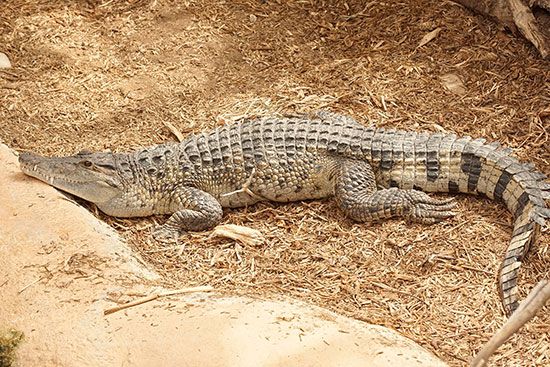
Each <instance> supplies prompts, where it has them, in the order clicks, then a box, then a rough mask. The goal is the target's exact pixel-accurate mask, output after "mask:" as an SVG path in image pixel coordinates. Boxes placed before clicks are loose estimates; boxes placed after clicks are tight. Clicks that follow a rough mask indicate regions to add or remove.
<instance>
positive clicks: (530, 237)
mask: <svg viewBox="0 0 550 367" xmlns="http://www.w3.org/2000/svg"><path fill="white" fill-rule="evenodd" d="M511 152H512V150H511V149H509V148H503V147H501V146H500V144H498V143H492V144H484V142H483V141H482V140H479V139H478V140H472V141H470V142H469V143H467V144H466V146H465V148H464V150H463V153H462V158H461V162H462V164H461V171H462V173H464V174H465V177H464V176H463V178H462V181H464V180H465V182H464V183H463V184H460V185H459V186H460V188H462V189H463V190H460V191H464V192H468V193H481V194H484V195H486V196H488V197H490V198H492V199H495V200H497V201H502V202H504V204H506V206H507V208H508V210H509V211H510V212H511V213H512V215H513V217H514V231H513V234H512V239H511V241H510V244H509V246H508V248H507V249H506V253H505V255H504V260H503V262H502V265H501V267H500V275H499V288H500V296H501V299H502V304H503V307H504V310H505V312H506V314H507V315H511V314H512V313H513V312H514V311H515V310H516V309H517V307H518V306H519V301H518V287H517V280H518V273H519V268H520V266H521V263H522V261H523V259H524V257H525V255H526V254H527V252H528V251H529V248H530V246H531V245H532V244H533V243H534V242H535V241H536V239H537V236H538V234H539V233H540V230H541V227H544V226H546V220H547V219H548V218H550V209H549V208H548V207H547V205H546V202H545V200H547V199H550V183H548V182H547V177H546V176H545V175H544V174H542V173H540V172H539V171H537V170H536V168H535V166H534V165H533V164H532V163H521V162H519V161H518V160H517V159H516V158H514V157H512V156H510V154H511ZM464 155H466V156H464Z"/></svg>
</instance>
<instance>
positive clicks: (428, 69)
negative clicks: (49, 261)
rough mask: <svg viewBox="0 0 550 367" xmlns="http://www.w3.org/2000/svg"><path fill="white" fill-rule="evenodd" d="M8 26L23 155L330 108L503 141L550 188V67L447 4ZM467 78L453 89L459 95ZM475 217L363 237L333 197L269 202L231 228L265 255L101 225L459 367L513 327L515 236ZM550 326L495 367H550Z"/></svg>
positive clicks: (1, 91)
mask: <svg viewBox="0 0 550 367" xmlns="http://www.w3.org/2000/svg"><path fill="white" fill-rule="evenodd" d="M0 27H1V30H2V31H1V32H0V47H1V49H0V51H2V52H5V53H6V54H8V56H9V57H10V59H11V61H12V64H13V65H14V67H13V68H12V69H9V70H7V71H0V83H1V84H0V87H1V88H0V106H1V107H0V139H1V140H2V141H3V142H4V143H6V144H8V145H9V146H11V147H13V148H16V149H23V150H32V151H35V152H39V153H43V154H51V155H54V154H71V153H75V152H77V151H79V150H82V149H91V150H105V149H111V150H113V151H123V150H128V149H134V148H137V147H139V146H145V145H149V144H155V143H160V142H164V141H168V140H173V139H174V137H173V136H172V135H171V134H170V131H169V129H168V128H167V127H166V126H165V125H164V122H165V121H169V122H171V123H172V124H173V125H175V126H176V127H177V128H178V129H179V130H181V131H182V132H183V133H188V132H193V131H200V130H201V129H204V128H207V127H213V126H216V125H219V124H223V123H225V122H228V121H231V120H234V119H237V118H239V117H242V116H257V115H268V114H269V115H273V114H281V113H291V112H295V111H299V112H304V111H311V110H317V109H331V110H333V111H338V112H343V113H347V114H350V115H352V116H354V117H356V118H357V119H359V120H360V121H363V122H364V123H365V124H376V125H378V126H391V127H395V128H405V129H412V130H417V131H420V130H428V131H448V132H456V133H460V134H468V135H472V136H476V137H478V136H482V137H486V138H487V139H488V140H491V141H493V140H498V141H500V142H502V143H505V144H507V145H509V146H511V147H512V148H514V150H515V152H516V154H517V155H518V156H519V157H521V158H523V159H526V160H530V161H533V162H534V163H535V164H536V165H537V167H538V168H539V169H540V170H541V171H542V172H544V173H546V174H549V173H550V150H549V142H548V128H549V125H550V124H549V122H550V107H549V106H550V92H549V87H548V85H549V81H550V67H549V66H550V64H549V63H548V62H543V61H541V60H540V59H538V57H537V54H536V52H535V50H534V49H532V48H531V47H530V46H529V45H528V44H527V43H525V42H523V41H522V40H521V39H516V38H515V37H513V36H512V35H510V34H508V33H505V32H503V31H502V30H500V29H499V28H498V27H497V26H495V25H494V24H492V23H491V22H490V21H486V20H483V19H480V18H477V17H475V16H473V15H472V14H470V13H469V12H467V11H465V10H464V9H462V8H461V7H460V6H457V5H454V4H452V3H450V2H441V3H440V2H436V1H409V2H399V3H395V2H385V3H383V2H380V3H375V2H363V1H336V0H334V1H300V2H294V1H270V0H267V1H260V0H258V1H255V0H254V1H252V0H250V1H225V2H224V1H218V2H211V1H204V0H195V1H174V2H170V1H164V0H159V1H154V0H152V1H105V2H99V1H88V2H85V1H81V2H51V1H43V2H36V1H27V2H25V1H19V0H15V1H11V2H4V3H2V4H1V5H0ZM438 28H439V29H440V31H439V33H438V35H437V37H435V38H434V39H432V40H431V41H429V42H428V43H427V44H425V45H423V46H420V47H418V46H419V44H420V42H421V40H422V39H423V37H425V36H426V35H427V34H429V33H430V32H433V31H435V30H437V29H438ZM432 34H433V33H432ZM449 75H451V77H449ZM453 78H454V79H456V78H458V79H459V81H460V82H459V83H458V85H459V88H458V89H454V92H451V91H449V90H448V88H446V87H445V85H444V84H445V82H444V81H445V80H450V79H453ZM88 208H89V209H90V210H92V211H95V212H97V210H95V208H93V207H91V206H88ZM459 209H460V214H459V215H458V216H457V217H456V218H453V219H452V220H450V221H448V222H446V223H442V224H439V225H436V226H430V227H427V226H421V225H410V224H406V223H405V222H402V221H388V222H386V223H381V224H373V225H360V224H355V223H353V222H351V221H350V220H348V219H346V218H345V217H344V216H343V215H342V214H341V213H340V212H339V211H338V210H337V208H336V206H335V205H334V204H333V203H332V202H331V201H322V202H310V203H296V204H289V205H272V204H262V205H258V206H255V207H252V208H248V209H246V210H234V211H227V215H226V216H225V218H224V220H225V222H227V223H237V224H245V225H248V226H251V227H254V228H256V229H259V230H261V231H262V232H263V233H264V234H265V236H266V238H267V241H266V243H265V244H264V245H262V246H259V247H247V246H240V245H236V244H235V243H233V242H231V241H228V240H221V239H209V238H208V233H199V234H192V235H191V236H190V238H189V239H188V241H186V247H185V248H184V249H181V248H174V249H171V248H168V249H167V248H162V247H161V246H159V245H158V244H155V243H152V242H150V241H149V240H148V234H149V229H150V227H151V225H152V224H153V221H162V220H163V219H162V218H156V219H153V220H152V219H143V220H120V219H113V218H108V217H106V216H103V215H102V214H100V213H97V215H98V216H99V217H101V218H102V219H104V220H106V221H107V222H108V223H109V224H111V225H112V226H113V227H114V228H116V229H118V230H119V231H120V232H121V233H122V234H123V235H124V236H125V237H126V238H127V239H128V241H129V242H130V243H131V245H132V247H133V249H134V250H135V251H137V252H139V253H140V254H141V255H142V257H143V258H144V259H145V260H146V261H147V262H149V263H150V264H151V265H152V266H154V267H155V269H156V270H157V271H159V272H160V273H161V274H163V275H164V276H165V277H166V279H165V284H166V285H169V286H176V287H181V286H183V285H196V284H211V285H214V286H215V287H216V288H219V289H223V290H224V291H225V292H227V293H228V294H262V295H265V296H268V297H269V296H270V295H273V296H276V295H277V294H280V293H285V294H290V295H292V296H293V297H295V298H299V299H302V300H306V301H308V302H311V303H314V304H318V305H322V306H325V307H328V308H330V309H332V310H334V311H337V312H340V313H342V314H345V315H348V316H352V317H354V318H357V319H360V320H365V321H368V322H371V323H375V324H380V325H385V326H388V327H391V328H393V329H396V330H398V331H399V332H400V333H402V334H404V335H406V336H408V337H410V338H412V339H413V340H415V341H417V342H419V343H420V344H421V345H423V346H425V347H426V348H428V349H430V350H431V351H433V352H434V353H436V354H437V355H438V356H440V357H441V358H443V359H444V360H445V361H447V362H448V363H450V364H451V365H463V364H464V363H465V361H467V360H469V359H470V358H471V356H472V355H473V354H474V353H475V351H476V350H478V349H479V348H480V347H481V345H482V344H483V343H484V342H485V341H486V340H487V339H488V338H489V337H490V335H491V334H492V333H493V332H494V331H495V330H496V329H497V328H498V327H499V326H500V325H501V324H502V323H503V321H504V316H503V315H502V310H501V307H500V304H499V299H498V296H497V290H496V273H497V271H498V267H499V264H500V260H501V258H502V255H503V251H504V249H505V247H506V244H507V241H508V240H509V238H510V235H511V226H510V215H509V214H508V213H507V212H506V211H505V209H504V208H503V207H502V206H500V205H497V204H495V203H492V202H490V201H488V200H486V199H481V198H474V197H463V198H460V199H459ZM549 257H550V238H549V235H548V234H547V233H546V234H544V235H543V236H541V238H540V240H539V242H538V245H537V246H535V248H533V249H532V252H531V254H530V256H529V257H528V259H527V261H526V263H525V265H524V267H523V271H522V277H521V280H520V286H521V289H522V292H524V293H525V292H526V291H527V290H528V289H530V288H531V287H532V286H533V285H534V284H535V283H536V282H537V281H538V280H539V279H541V278H543V277H546V278H548V277H549V276H550V266H549V265H548V264H549V263H550V262H549ZM549 324H550V316H549V313H548V310H547V309H545V312H543V313H541V315H540V316H539V317H537V318H536V319H535V320H534V321H533V322H532V323H531V324H529V325H528V326H527V327H525V329H523V330H522V331H521V333H520V334H519V335H517V336H515V337H514V338H513V340H512V342H511V343H508V344H507V345H506V346H505V347H503V348H502V350H501V351H500V353H499V355H497V356H496V358H495V361H496V362H495V365H499V366H500V365H503V366H517V365H547V364H549V363H550V359H549V357H548V355H549V354H548V351H549V350H550V336H549V334H550V333H549V327H548V325H549Z"/></svg>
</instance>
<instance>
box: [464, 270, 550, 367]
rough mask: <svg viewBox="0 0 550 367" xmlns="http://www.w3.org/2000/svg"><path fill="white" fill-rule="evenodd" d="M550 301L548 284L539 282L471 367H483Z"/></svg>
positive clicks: (549, 283) (547, 282)
mask: <svg viewBox="0 0 550 367" xmlns="http://www.w3.org/2000/svg"><path fill="white" fill-rule="evenodd" d="M548 300H550V282H549V281H548V280H541V281H540V282H539V283H538V284H537V285H536V286H535V288H533V290H531V293H529V295H528V296H527V298H525V300H524V301H523V302H522V303H521V304H520V305H519V307H518V309H517V310H516V311H515V312H514V313H513V314H512V316H511V317H510V318H509V319H508V321H507V322H506V323H505V324H504V325H503V326H502V327H501V328H500V329H499V330H498V331H497V332H496V333H495V334H494V335H493V336H492V337H491V339H490V340H489V341H488V342H487V344H485V346H484V347H483V348H482V349H481V351H480V352H479V353H478V354H477V355H476V356H475V358H474V359H473V360H472V362H471V363H470V366H471V367H483V366H485V364H486V363H487V361H488V360H489V357H491V355H493V353H494V352H495V351H496V350H497V349H498V347H500V346H501V345H502V344H504V343H505V342H506V340H508V338H510V337H511V336H512V335H513V334H514V333H515V332H516V331H518V330H519V329H520V328H521V327H522V326H523V325H525V324H526V323H527V322H528V321H529V320H531V319H532V318H533V317H534V316H535V315H536V314H537V312H538V311H539V310H540V309H541V308H542V307H544V305H545V304H546V302H547V301H548Z"/></svg>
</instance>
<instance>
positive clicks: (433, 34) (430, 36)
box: [416, 27, 441, 48]
mask: <svg viewBox="0 0 550 367" xmlns="http://www.w3.org/2000/svg"><path fill="white" fill-rule="evenodd" d="M440 32H441V28H439V27H438V28H436V29H434V30H433V31H431V32H429V33H427V34H426V35H425V36H424V37H422V39H421V40H420V43H419V44H418V46H416V48H419V47H422V46H424V45H425V44H427V43H428V42H430V41H431V40H433V39H434V38H436V37H437V36H438V35H439V33H440Z"/></svg>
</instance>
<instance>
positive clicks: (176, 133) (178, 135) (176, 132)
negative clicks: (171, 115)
mask: <svg viewBox="0 0 550 367" xmlns="http://www.w3.org/2000/svg"><path fill="white" fill-rule="evenodd" d="M162 123H163V124H164V126H166V127H167V128H168V130H170V132H171V133H172V134H174V136H175V137H176V139H178V141H179V142H180V143H181V142H182V141H183V139H184V138H185V137H184V136H183V134H182V133H181V131H179V130H178V128H177V127H175V126H174V125H172V124H171V123H170V122H168V121H163V122H162Z"/></svg>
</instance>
